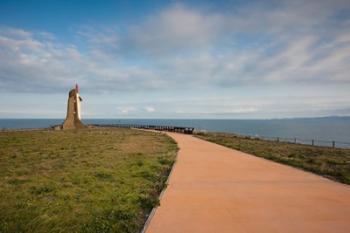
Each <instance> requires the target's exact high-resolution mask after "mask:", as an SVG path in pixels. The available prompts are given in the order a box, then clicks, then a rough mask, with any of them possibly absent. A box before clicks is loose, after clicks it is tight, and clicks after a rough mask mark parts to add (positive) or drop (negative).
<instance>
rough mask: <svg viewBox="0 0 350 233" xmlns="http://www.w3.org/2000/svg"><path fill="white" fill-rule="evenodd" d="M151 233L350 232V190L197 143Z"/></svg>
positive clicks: (184, 141) (179, 167) (184, 143)
mask: <svg viewBox="0 0 350 233" xmlns="http://www.w3.org/2000/svg"><path fill="white" fill-rule="evenodd" d="M168 135H170V136H171V137H173V138H174V139H175V140H176V141H177V142H178V145H179V148H180V151H179V154H178V158H177V162H176V164H175V167H174V169H173V172H172V174H171V177H170V180H169V185H168V187H167V189H166V190H165V193H164V195H163V196H162V198H161V202H160V203H161V204H160V207H158V208H157V209H156V211H155V214H154V216H153V217H152V219H151V221H150V223H149V225H148V227H147V229H146V232H147V233H158V232H159V233H173V232H174V233H175V232H178V233H187V232H188V233H196V232H199V233H205V232H215V233H226V232H227V233H241V232H249V233H254V232H258V233H264V232H268V233H273V232H281V233H282V232H283V233H288V232H296V233H302V232H305V233H312V232H324V233H337V232H344V233H345V232H346V233H349V232H350V186H347V185H343V184H340V183H336V182H333V181H330V180H328V179H325V178H323V177H320V176H317V175H313V174H311V173H308V172H303V171H301V170H298V169H295V168H292V167H289V166H285V165H281V164H278V163H274V162H271V161H268V160H264V159H261V158H258V157H255V156H251V155H248V154H245V153H242V152H239V151H236V150H232V149H228V148H225V147H223V146H220V145H216V144H213V143H210V142H206V141H203V140H200V139H198V138H195V137H193V136H190V135H183V134H176V133H168Z"/></svg>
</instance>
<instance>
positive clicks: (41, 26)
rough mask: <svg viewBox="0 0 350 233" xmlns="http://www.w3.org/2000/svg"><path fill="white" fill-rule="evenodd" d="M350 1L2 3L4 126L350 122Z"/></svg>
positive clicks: (0, 105) (0, 112)
mask: <svg viewBox="0 0 350 233" xmlns="http://www.w3.org/2000/svg"><path fill="white" fill-rule="evenodd" d="M349 67H350V1H348V0H304V1H301V0H293V1H284V0H279V1H273V0H271V1H240V0H217V1H204V0H202V1H166V0H163V1H155V0H148V1H112V0H105V1H97V0H96V1H92V0H84V1H82V0H70V1H69V0H67V1H64V0H45V1H42V0H27V1H21V0H11V1H7V0H0V118H64V117H65V115H66V108H67V106H66V105H67V97H68V91H69V90H70V89H71V88H72V87H73V86H74V85H75V83H78V84H79V86H80V95H81V96H82V98H83V102H82V116H83V118H186V119H188V118H215V119H216V118H218V119H266V118H290V117H321V116H330V115H332V116H334V115H338V116H349V115H350V68H349Z"/></svg>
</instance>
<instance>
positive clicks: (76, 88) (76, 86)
mask: <svg viewBox="0 0 350 233" xmlns="http://www.w3.org/2000/svg"><path fill="white" fill-rule="evenodd" d="M75 90H76V92H77V93H79V86H78V83H76V84H75Z"/></svg>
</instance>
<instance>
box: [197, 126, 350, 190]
mask: <svg viewBox="0 0 350 233" xmlns="http://www.w3.org/2000/svg"><path fill="white" fill-rule="evenodd" d="M196 136H197V137H199V138H202V139H205V140H207V141H211V142H214V143H217V144H220V145H223V146H226V147H229V148H233V149H236V150H240V151H243V152H246V153H249V154H252V155H256V156H259V157H263V158H266V159H270V160H273V161H276V162H280V163H283V164H288V165H291V166H294V167H297V168H301V169H304V170H307V171H311V172H314V173H316V174H319V175H322V176H325V177H328V178H330V179H333V180H336V181H339V182H342V183H345V184H350V149H333V148H326V147H316V146H308V145H301V144H291V143H283V142H273V141H266V140H260V139H252V138H249V137H244V136H239V135H233V134H227V133H198V134H197V135H196Z"/></svg>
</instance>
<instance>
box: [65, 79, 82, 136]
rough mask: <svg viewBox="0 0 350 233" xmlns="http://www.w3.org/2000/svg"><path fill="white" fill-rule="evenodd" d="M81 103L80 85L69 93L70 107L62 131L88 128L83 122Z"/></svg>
mask: <svg viewBox="0 0 350 233" xmlns="http://www.w3.org/2000/svg"><path fill="white" fill-rule="evenodd" d="M80 101H82V98H81V97H80V96H79V87H78V84H76V85H75V88H73V89H72V90H70V91H69V95H68V107H67V116H66V120H65V121H64V122H63V125H62V129H83V128H85V127H86V126H85V125H84V124H83V123H82V122H81V112H80Z"/></svg>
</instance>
